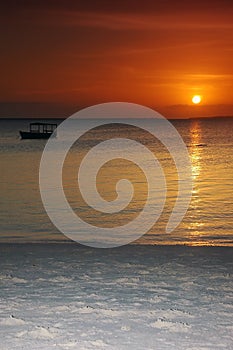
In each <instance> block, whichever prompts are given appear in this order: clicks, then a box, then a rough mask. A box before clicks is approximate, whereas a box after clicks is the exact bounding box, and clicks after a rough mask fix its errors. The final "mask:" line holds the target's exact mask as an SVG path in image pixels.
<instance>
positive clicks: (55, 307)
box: [0, 244, 233, 350]
mask: <svg viewBox="0 0 233 350" xmlns="http://www.w3.org/2000/svg"><path fill="white" fill-rule="evenodd" d="M0 264H1V265H0V266H1V270H0V286H1V288H0V341H1V343H0V349H1V350H4V349H17V350H18V349H25V350H26V349H30V350H34V349H40V350H43V349H78V350H82V349H117V350H121V349H135V350H137V349H138V350H139V349H140V350H143V349H146V350H149V349H158V350H160V349H161V350H162V349H169V350H170V349H185V350H187V349H190V350H194V349H195V350H197V349H198V350H199V349H202V350H204V349H233V278H232V272H233V250H232V248H216V247H215V248H211V247H210V248H207V247H206V248H200V247H199V248H197V247H196V248H191V247H149V246H147V247H146V246H128V247H123V248H118V249H113V250H99V249H88V248H85V247H80V246H78V245H76V244H48V245H46V244H44V245H43V244H34V245H29V244H25V245H20V244H19V245H15V246H14V245H6V244H2V245H0Z"/></svg>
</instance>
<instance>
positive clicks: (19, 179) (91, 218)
mask: <svg viewBox="0 0 233 350" xmlns="http://www.w3.org/2000/svg"><path fill="white" fill-rule="evenodd" d="M30 121H31V120H26V119H20V120H16V119H14V120H13V119H12V120H5V119H2V120H0V189H1V190H0V191H1V192H0V193H1V197H0V242H63V241H67V240H69V238H67V237H66V236H65V235H63V234H62V233H61V232H59V230H58V229H57V228H56V227H55V226H54V225H53V223H52V222H51V221H50V219H49V217H48V215H47V213H46V211H45V209H44V207H43V204H42V201H41V196H40V191H39V164H40V159H41V155H42V152H43V149H44V147H45V144H46V140H20V137H19V130H23V129H27V127H28V124H29V122H30ZM40 121H43V120H40ZM47 121H48V120H47ZM53 122H54V120H53ZM57 122H58V123H60V122H61V120H58V121H57ZM172 124H173V125H174V127H175V128H176V129H177V131H178V132H179V133H180V135H181V136H182V138H183V140H184V142H185V144H186V146H187V149H188V151H189V155H190V160H191V167H192V181H193V190H192V199H191V202H190V205H189V208H188V210H187V212H186V215H185V217H184V218H183V220H182V222H181V223H180V224H179V226H178V227H177V228H176V229H175V230H174V231H173V232H171V233H166V231H165V228H166V224H167V222H168V219H169V217H170V214H171V212H172V209H173V207H174V204H175V201H176V198H177V189H178V187H177V172H176V168H175V166H174V162H173V160H172V157H171V156H170V154H169V153H168V152H167V150H166V148H165V147H164V146H163V145H161V144H160V143H159V142H158V141H157V140H155V139H153V137H152V136H151V135H150V134H148V133H146V132H144V131H142V130H138V129H137V128H135V127H132V126H121V125H105V126H103V127H100V128H97V129H96V130H92V131H90V132H88V133H87V134H85V135H84V136H82V137H81V138H80V140H78V141H77V142H76V143H75V144H74V146H73V147H72V149H71V150H70V152H69V154H68V155H67V157H66V160H65V163H64V168H63V186H64V192H65V194H66V197H67V200H68V202H69V204H70V206H71V207H72V209H73V210H74V212H75V213H76V214H77V215H78V216H80V217H81V218H82V219H83V220H84V221H87V222H89V223H90V224H92V225H95V226H99V227H107V228H109V230H110V229H111V228H112V227H116V226H118V225H125V224H127V223H128V222H130V221H131V220H134V219H135V217H137V215H138V214H139V213H140V211H141V210H142V208H143V206H144V204H145V202H146V200H147V183H146V178H145V175H144V174H143V172H142V171H141V170H140V169H138V168H137V167H136V166H135V164H133V163H132V162H129V161H126V160H122V159H120V160H119V159H113V160H112V161H110V162H108V163H107V164H106V165H104V166H103V167H102V168H101V170H100V171H99V174H98V177H97V188H98V191H99V193H100V194H101V196H102V197H103V198H104V199H105V200H108V201H112V200H113V199H115V198H116V183H117V181H118V180H119V179H121V178H127V179H129V180H130V181H131V182H132V184H133V186H134V191H135V192H134V197H133V199H132V202H131V203H130V204H129V205H128V206H127V208H125V209H124V210H122V211H120V212H119V213H113V214H109V213H108V214H106V213H101V212H98V211H96V210H93V209H92V208H90V207H89V206H88V205H87V203H86V202H85V201H84V199H83V198H82V196H81V194H80V190H79V188H78V184H77V172H78V167H79V165H80V162H81V160H82V159H83V157H84V156H85V154H86V153H87V152H88V151H89V150H90V149H91V148H92V147H94V146H95V145H97V144H98V143H100V142H101V141H104V140H106V139H109V138H112V137H123V138H131V139H133V140H136V141H137V142H140V143H142V144H144V145H145V146H146V147H147V148H148V149H150V150H151V151H152V152H153V153H154V154H155V155H156V157H157V159H158V160H159V162H160V164H161V167H162V168H163V171H164V173H165V176H166V184H167V197H166V202H165V205H164V208H163V210H162V213H161V215H160V217H159V219H158V220H157V222H155V224H154V225H153V227H152V228H151V229H150V230H149V232H148V233H146V234H145V235H143V236H142V237H141V238H140V239H138V240H137V241H136V242H134V243H136V244H148V245H151V244H187V245H194V246H195V245H216V246H218V245H221V246H233V200H232V198H233V152H232V150H233V137H232V136H233V118H232V119H231V118H211V119H193V120H174V121H172ZM58 137H59V135H58ZM138 156H139V158H140V156H141V157H142V155H140V154H138ZM157 196H158V197H159V196H160V193H159V191H158V193H157ZM155 200H156V199H155ZM151 205H153V203H152V204H151ZM142 224H143V223H142Z"/></svg>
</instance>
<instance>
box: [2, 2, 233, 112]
mask: <svg viewBox="0 0 233 350" xmlns="http://www.w3.org/2000/svg"><path fill="white" fill-rule="evenodd" d="M232 16H233V2H232V0H222V1H217V0H213V1H206V0H196V1H193V2H191V1H174V0H163V1H162V0H159V1H156V0H149V1H148V0H144V1H139V0H134V1H129V0H125V1H121V0H119V1H105V0H99V1H96V0H91V1H90V0H87V1H69V0H64V1H61V0H57V1H55V0H54V1H51V0H47V1H44V0H40V1H37V0H34V1H31V0H29V1H27V0H26V1H11V0H9V1H7V2H4V3H3V2H2V4H1V5H0V47H1V58H0V60H1V64H0V74H1V79H0V117H18V116H19V117H23V116H26V117H31V116H35V117H38V116H39V117H40V116H44V117H68V116H69V115H70V114H72V113H74V112H76V111H77V110H79V109H80V108H83V107H86V106H90V105H93V104H96V103H102V102H115V101H121V102H133V103H139V104H142V105H145V106H149V107H152V108H154V109H156V110H157V111H159V112H160V113H162V114H164V115H165V116H166V117H168V118H187V117H202V116H228V115H229V116H233V101H232V97H233V21H232ZM193 95H201V96H202V101H201V103H200V104H199V105H193V104H192V96H193Z"/></svg>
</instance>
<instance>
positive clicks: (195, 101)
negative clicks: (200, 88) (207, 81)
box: [192, 95, 201, 105]
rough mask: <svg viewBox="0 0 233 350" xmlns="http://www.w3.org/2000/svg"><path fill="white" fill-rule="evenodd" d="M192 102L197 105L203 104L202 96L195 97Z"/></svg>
mask: <svg viewBox="0 0 233 350" xmlns="http://www.w3.org/2000/svg"><path fill="white" fill-rule="evenodd" d="M192 102H193V103H194V104H195V105H197V104H199V103H200V102H201V96H200V95H195V96H193V98H192Z"/></svg>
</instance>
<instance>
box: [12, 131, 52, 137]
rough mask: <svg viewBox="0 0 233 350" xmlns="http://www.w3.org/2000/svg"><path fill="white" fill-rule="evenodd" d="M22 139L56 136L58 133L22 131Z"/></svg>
mask: <svg viewBox="0 0 233 350" xmlns="http://www.w3.org/2000/svg"><path fill="white" fill-rule="evenodd" d="M19 133H20V136H21V139H49V138H50V136H52V137H56V134H53V133H52V132H30V131H21V130H20V132H19Z"/></svg>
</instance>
